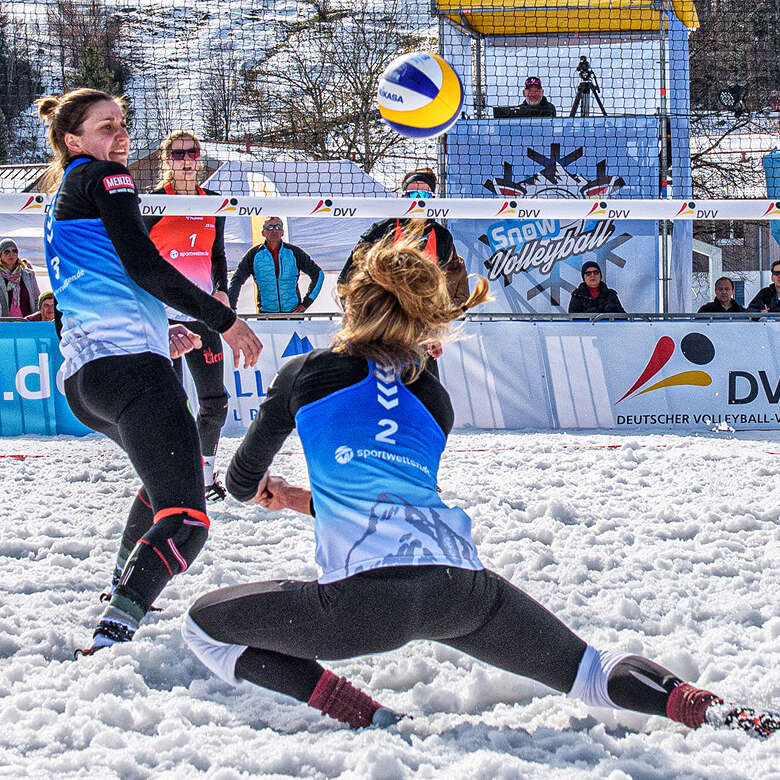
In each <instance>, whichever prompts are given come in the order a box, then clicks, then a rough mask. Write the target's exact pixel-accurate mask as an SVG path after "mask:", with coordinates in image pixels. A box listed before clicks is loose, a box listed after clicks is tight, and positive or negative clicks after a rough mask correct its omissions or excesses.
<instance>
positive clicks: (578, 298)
mask: <svg viewBox="0 0 780 780" xmlns="http://www.w3.org/2000/svg"><path fill="white" fill-rule="evenodd" d="M623 313H625V309H624V308H623V304H621V303H620V298H618V294H617V293H616V292H615V291H614V290H613V289H612V288H611V287H607V285H606V284H604V282H602V281H601V267H600V266H599V264H598V263H596V262H594V261H593V260H588V262H586V263H583V265H582V284H581V285H580V286H579V287H578V288H577V289H576V290H575V291H574V292H573V293H572V294H571V300H570V301H569V314H623Z"/></svg>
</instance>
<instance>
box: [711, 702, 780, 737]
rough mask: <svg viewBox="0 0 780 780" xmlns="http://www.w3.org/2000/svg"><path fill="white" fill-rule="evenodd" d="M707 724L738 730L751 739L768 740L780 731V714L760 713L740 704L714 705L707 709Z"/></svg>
mask: <svg viewBox="0 0 780 780" xmlns="http://www.w3.org/2000/svg"><path fill="white" fill-rule="evenodd" d="M706 723H708V724H709V725H710V726H715V727H716V728H727V729H737V730H739V731H744V732H745V733H746V734H749V735H750V736H751V737H757V738H759V739H766V738H767V737H769V736H771V735H772V734H774V733H775V732H776V731H778V730H780V712H758V711H756V710H754V709H751V708H750V707H740V706H739V705H738V704H733V703H729V704H712V705H710V706H709V707H707V713H706Z"/></svg>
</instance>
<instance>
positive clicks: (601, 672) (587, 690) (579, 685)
mask: <svg viewBox="0 0 780 780" xmlns="http://www.w3.org/2000/svg"><path fill="white" fill-rule="evenodd" d="M629 655H631V653H615V652H609V651H607V650H596V648H595V647H591V646H590V645H588V646H587V647H586V648H585V652H584V654H583V656H582V660H581V661H580V665H579V668H578V669H577V677H576V678H575V679H574V685H572V687H571V690H570V691H569V694H568V695H569V696H571V697H572V698H576V699H580V700H581V701H583V702H585V704H587V705H588V706H590V707H612V708H613V709H623V708H622V707H620V706H619V705H617V704H615V702H613V701H612V699H611V698H610V696H609V692H608V691H607V683H608V682H609V676H610V674H611V673H612V671H613V670H614V669H615V667H616V666H617V665H618V664H619V663H620V662H621V661H622V660H623V659H624V658H628V656H629Z"/></svg>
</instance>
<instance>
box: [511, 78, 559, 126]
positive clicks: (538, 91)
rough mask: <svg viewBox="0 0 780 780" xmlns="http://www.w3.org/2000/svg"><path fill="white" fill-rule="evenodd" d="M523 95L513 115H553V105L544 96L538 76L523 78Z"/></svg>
mask: <svg viewBox="0 0 780 780" xmlns="http://www.w3.org/2000/svg"><path fill="white" fill-rule="evenodd" d="M523 97H524V98H525V100H524V101H523V102H522V103H521V104H520V105H519V106H518V107H517V111H516V113H515V114H514V116H518V117H538V116H555V106H554V105H553V104H552V103H551V102H550V101H549V100H548V99H547V98H546V97H545V96H544V89H542V80H541V79H540V78H539V77H538V76H529V77H528V78H527V79H526V80H525V89H524V90H523Z"/></svg>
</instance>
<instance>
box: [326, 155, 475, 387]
mask: <svg viewBox="0 0 780 780" xmlns="http://www.w3.org/2000/svg"><path fill="white" fill-rule="evenodd" d="M436 185H437V180H436V174H435V173H434V172H433V171H432V170H431V169H430V168H416V169H414V170H411V171H409V172H408V173H406V174H405V175H404V177H403V179H402V180H401V195H402V197H404V198H409V199H411V200H413V201H414V200H416V201H424V200H427V199H428V198H433V197H435V194H436ZM412 233H413V234H414V237H415V239H416V241H417V245H418V248H419V249H420V250H421V251H422V253H423V254H424V255H425V256H426V257H427V258H428V259H429V260H432V261H434V262H435V263H436V264H437V265H438V266H439V268H441V270H442V271H443V272H444V276H445V278H446V280H447V291H448V292H449V296H450V303H452V305H453V306H462V305H463V304H464V303H465V302H466V300H467V299H468V297H469V283H468V274H467V273H466V266H465V264H464V263H463V260H461V258H460V257H459V256H458V254H457V252H456V251H455V242H454V241H453V239H452V234H451V233H450V231H449V230H447V228H446V227H444V225H440V224H439V223H438V222H436V220H434V219H419V218H416V219H415V218H411V219H398V218H396V217H391V218H390V219H383V220H380V221H379V222H375V223H374V224H373V225H371V227H370V228H369V229H368V230H367V231H366V232H365V233H363V235H362V236H360V239H359V240H358V243H357V244H356V246H355V248H354V249H353V250H352V253H351V254H350V256H349V257H348V258H347V262H346V263H345V264H344V267H343V268H342V269H341V273H340V274H339V278H338V283H339V284H346V282H347V280H348V279H349V276H350V273H351V271H352V263H353V261H354V256H355V252H356V251H358V250H359V251H363V249H364V248H365V247H366V246H367V245H370V244H375V243H377V242H378V241H381V240H383V239H384V238H386V237H388V236H389V237H391V238H392V240H393V241H394V242H398V241H401V240H403V239H405V238H408V237H409V236H410V234H412ZM441 352H442V350H441V345H440V344H437V343H431V344H429V345H428V355H429V358H430V359H429V360H428V361H427V363H426V368H427V369H428V370H429V371H431V372H432V373H433V374H434V376H436V377H437V378H438V376H439V369H438V367H437V365H436V360H438V358H439V357H440V356H441Z"/></svg>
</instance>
